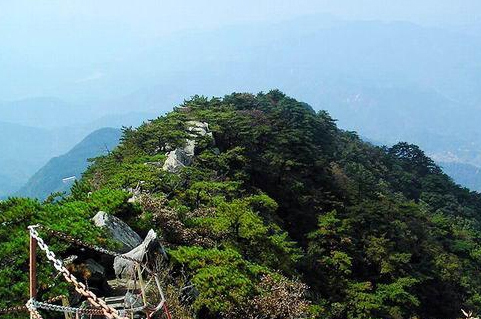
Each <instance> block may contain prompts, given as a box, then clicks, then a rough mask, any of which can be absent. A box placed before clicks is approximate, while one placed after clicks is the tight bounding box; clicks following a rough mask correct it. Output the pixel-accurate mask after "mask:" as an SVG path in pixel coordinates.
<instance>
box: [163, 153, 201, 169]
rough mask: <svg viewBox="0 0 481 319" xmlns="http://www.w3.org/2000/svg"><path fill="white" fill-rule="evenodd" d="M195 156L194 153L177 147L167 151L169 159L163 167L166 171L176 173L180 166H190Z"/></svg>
mask: <svg viewBox="0 0 481 319" xmlns="http://www.w3.org/2000/svg"><path fill="white" fill-rule="evenodd" d="M193 156H194V155H193V154H192V155H189V154H187V153H186V152H185V150H184V149H183V148H176V149H175V150H173V151H170V152H169V153H167V159H166V160H165V162H164V165H163V166H162V169H163V170H164V171H168V172H171V173H175V172H177V171H178V170H179V169H180V168H182V167H184V166H189V165H190V164H191V163H192V158H193Z"/></svg>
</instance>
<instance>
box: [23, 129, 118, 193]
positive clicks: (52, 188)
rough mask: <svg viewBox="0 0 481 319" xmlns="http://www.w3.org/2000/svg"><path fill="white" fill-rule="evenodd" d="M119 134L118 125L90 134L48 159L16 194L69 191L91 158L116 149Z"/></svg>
mask: <svg viewBox="0 0 481 319" xmlns="http://www.w3.org/2000/svg"><path fill="white" fill-rule="evenodd" d="M120 136H121V130H119V129H116V128H102V129H99V130H97V131H95V132H93V133H91V134H89V135H88V136H87V137H86V138H85V139H83V140H82V141H81V142H80V143H79V144H77V145H76V146H75V147H74V148H72V149H71V150H70V151H68V152H67V153H66V154H64V155H61V156H58V157H54V158H52V159H51V160H50V161H48V163H47V164H46V165H45V166H43V167H42V168H41V169H40V170H39V171H38V172H36V173H35V174H34V175H33V176H32V177H31V178H30V179H29V180H28V182H27V184H25V185H24V186H23V187H22V188H21V189H20V190H19V191H18V192H16V194H15V195H17V196H26V197H35V198H39V199H44V198H46V197H47V196H48V195H49V194H51V193H53V192H68V191H69V189H70V187H71V186H72V183H73V181H74V180H76V179H79V178H80V177H81V174H82V173H83V172H84V171H85V169H86V168H87V167H88V159H89V158H93V157H97V156H100V155H104V154H107V153H108V152H109V151H110V150H112V149H114V148H115V147H116V146H117V144H118V143H119V139H120Z"/></svg>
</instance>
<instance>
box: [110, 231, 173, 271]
mask: <svg viewBox="0 0 481 319" xmlns="http://www.w3.org/2000/svg"><path fill="white" fill-rule="evenodd" d="M123 256H125V257H129V258H133V259H135V260H139V261H147V262H149V261H150V262H155V261H156V260H157V259H158V258H166V257H167V254H166V253H165V249H164V247H163V246H162V244H161V243H160V240H159V238H158V237H157V233H156V232H155V231H154V230H153V229H151V230H150V231H149V232H148V234H147V236H145V239H144V241H143V242H142V243H141V244H140V245H139V246H137V247H135V248H134V249H132V250H131V251H129V252H127V253H125V254H123ZM146 257H147V258H146ZM114 271H115V275H116V276H117V277H118V278H130V277H131V276H132V275H135V273H134V272H135V263H134V262H133V261H131V260H128V259H125V258H122V257H120V256H117V257H115V259H114Z"/></svg>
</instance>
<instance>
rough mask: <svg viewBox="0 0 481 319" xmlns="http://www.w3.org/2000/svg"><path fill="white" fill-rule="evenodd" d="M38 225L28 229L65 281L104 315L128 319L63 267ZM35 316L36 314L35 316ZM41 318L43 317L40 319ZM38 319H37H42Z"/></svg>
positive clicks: (111, 318) (110, 317)
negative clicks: (41, 235) (40, 233)
mask: <svg viewBox="0 0 481 319" xmlns="http://www.w3.org/2000/svg"><path fill="white" fill-rule="evenodd" d="M38 227H39V226H38V225H35V226H29V227H28V229H29V231H30V236H32V237H33V238H35V239H36V240H37V244H38V247H39V248H40V249H41V250H42V251H44V253H45V255H46V256H47V259H48V260H50V261H51V262H52V264H53V266H54V267H55V269H56V270H57V271H58V272H59V273H61V274H62V275H63V276H64V278H65V280H67V282H69V283H71V284H73V285H74V288H75V290H76V291H77V292H78V293H79V294H81V295H82V296H84V297H86V298H87V300H88V301H89V302H90V303H91V304H92V305H93V306H94V307H96V308H102V312H103V314H104V315H105V316H106V317H107V318H109V319H126V317H122V316H120V315H119V312H118V311H117V310H115V309H114V308H112V307H110V306H109V305H107V304H106V303H105V301H104V300H102V299H100V298H98V297H97V296H96V295H95V294H94V293H93V292H91V291H90V290H88V289H87V287H86V286H85V284H84V283H82V282H79V281H78V280H77V278H75V276H74V275H72V274H71V273H70V271H69V270H68V269H67V268H65V266H64V265H63V262H62V261H61V260H60V259H58V258H57V257H56V256H55V253H54V252H53V251H51V250H50V249H49V247H48V246H47V244H45V242H44V241H43V239H42V238H41V237H40V236H39V234H38V232H37V230H36V228H38ZM29 304H30V306H31V307H32V309H33V310H30V312H31V313H32V314H33V311H36V310H35V309H36V308H35V306H33V305H32V302H31V300H30V301H29ZM33 315H34V316H35V314H33ZM40 318H41V317H40ZM40 318H37V319H40Z"/></svg>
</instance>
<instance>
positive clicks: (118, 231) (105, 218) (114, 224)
mask: <svg viewBox="0 0 481 319" xmlns="http://www.w3.org/2000/svg"><path fill="white" fill-rule="evenodd" d="M92 221H93V222H94V224H95V226H97V227H101V228H105V229H106V230H107V231H108V232H109V233H110V235H111V236H112V238H113V239H115V240H116V241H118V242H120V243H121V244H122V248H121V249H120V252H127V251H129V250H131V249H132V248H134V247H137V246H138V245H140V243H142V238H140V236H139V235H138V234H137V233H136V232H134V231H133V230H132V228H130V226H129V225H127V224H126V223H124V222H123V221H122V220H120V219H119V218H117V217H115V216H113V215H110V214H107V213H106V212H102V211H100V212H98V213H97V214H96V215H95V216H94V217H93V218H92Z"/></svg>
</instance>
